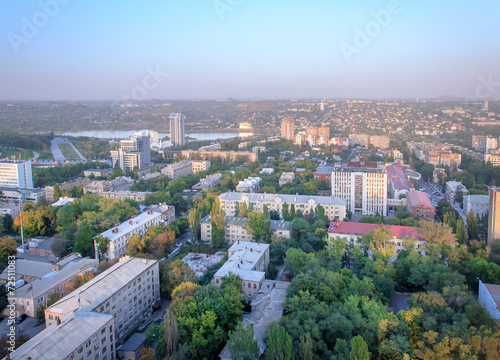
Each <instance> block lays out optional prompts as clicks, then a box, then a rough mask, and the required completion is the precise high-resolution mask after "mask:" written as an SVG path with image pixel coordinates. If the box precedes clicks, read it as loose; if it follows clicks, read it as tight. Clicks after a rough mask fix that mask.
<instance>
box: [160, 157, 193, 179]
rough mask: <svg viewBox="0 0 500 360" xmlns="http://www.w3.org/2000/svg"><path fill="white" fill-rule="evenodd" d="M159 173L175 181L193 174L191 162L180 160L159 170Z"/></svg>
mask: <svg viewBox="0 0 500 360" xmlns="http://www.w3.org/2000/svg"><path fill="white" fill-rule="evenodd" d="M161 173H162V174H163V175H164V176H166V177H168V178H170V179H172V180H175V179H177V178H179V177H181V176H187V175H191V174H192V173H193V166H192V165H191V161H188V160H182V161H179V162H177V163H174V164H169V165H167V166H165V167H164V168H163V169H161Z"/></svg>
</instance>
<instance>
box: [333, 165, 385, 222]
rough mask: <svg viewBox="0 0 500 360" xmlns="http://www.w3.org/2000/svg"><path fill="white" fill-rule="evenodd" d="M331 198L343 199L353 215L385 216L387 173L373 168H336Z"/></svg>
mask: <svg viewBox="0 0 500 360" xmlns="http://www.w3.org/2000/svg"><path fill="white" fill-rule="evenodd" d="M331 179H332V196H333V197H336V198H340V199H343V200H344V201H345V202H346V206H347V208H348V209H349V210H350V211H351V212H352V213H353V214H362V215H381V216H387V171H386V170H385V169H375V168H357V167H336V168H334V170H333V172H332V175H331Z"/></svg>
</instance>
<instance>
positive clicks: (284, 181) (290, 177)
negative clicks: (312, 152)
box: [278, 172, 295, 186]
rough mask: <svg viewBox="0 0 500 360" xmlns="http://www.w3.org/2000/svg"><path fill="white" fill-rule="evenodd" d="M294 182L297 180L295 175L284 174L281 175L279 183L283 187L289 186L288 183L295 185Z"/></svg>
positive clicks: (291, 173) (290, 173)
mask: <svg viewBox="0 0 500 360" xmlns="http://www.w3.org/2000/svg"><path fill="white" fill-rule="evenodd" d="M294 180H295V173H293V172H284V173H282V174H281V176H280V179H279V181H278V183H279V185H280V186H283V185H285V184H288V183H293V181H294Z"/></svg>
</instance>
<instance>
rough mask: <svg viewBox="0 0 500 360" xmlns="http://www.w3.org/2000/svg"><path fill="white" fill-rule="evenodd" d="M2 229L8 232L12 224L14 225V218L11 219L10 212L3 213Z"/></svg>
mask: <svg viewBox="0 0 500 360" xmlns="http://www.w3.org/2000/svg"><path fill="white" fill-rule="evenodd" d="M2 223H3V230H4V231H5V232H7V233H10V232H11V231H12V226H13V225H14V219H12V216H11V215H10V214H5V215H4V217H3V219H2Z"/></svg>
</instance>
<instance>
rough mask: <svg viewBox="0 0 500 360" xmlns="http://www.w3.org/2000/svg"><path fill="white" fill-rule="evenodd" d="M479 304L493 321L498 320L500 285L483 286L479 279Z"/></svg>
mask: <svg viewBox="0 0 500 360" xmlns="http://www.w3.org/2000/svg"><path fill="white" fill-rule="evenodd" d="M478 296H479V299H478V300H479V302H480V303H481V305H483V307H484V308H485V309H486V311H488V313H489V314H490V316H491V317H492V318H493V319H496V320H500V285H495V284H485V283H483V282H482V281H481V280H480V279H479V290H478Z"/></svg>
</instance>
